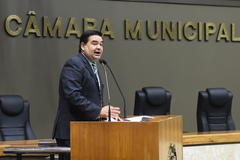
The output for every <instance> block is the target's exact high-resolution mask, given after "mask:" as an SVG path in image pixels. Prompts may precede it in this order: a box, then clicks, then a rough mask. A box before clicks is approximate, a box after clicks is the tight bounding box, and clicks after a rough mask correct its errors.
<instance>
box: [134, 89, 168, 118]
mask: <svg viewBox="0 0 240 160" xmlns="http://www.w3.org/2000/svg"><path fill="white" fill-rule="evenodd" d="M171 98H172V95H171V93H170V92H169V91H166V90H165V89H164V88H162V87H144V88H142V90H141V91H136V92H135V105H134V115H169V114H170V105H171Z"/></svg>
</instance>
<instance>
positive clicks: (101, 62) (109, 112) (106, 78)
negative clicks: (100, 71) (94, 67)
mask: <svg viewBox="0 0 240 160" xmlns="http://www.w3.org/2000/svg"><path fill="white" fill-rule="evenodd" d="M99 62H100V64H101V65H102V66H103V68H104V73H105V80H106V84H107V94H108V105H109V109H108V121H109V122H111V107H110V106H111V105H110V92H109V87H108V77H107V70H106V67H105V65H104V63H103V61H102V60H101V59H100V60H99Z"/></svg>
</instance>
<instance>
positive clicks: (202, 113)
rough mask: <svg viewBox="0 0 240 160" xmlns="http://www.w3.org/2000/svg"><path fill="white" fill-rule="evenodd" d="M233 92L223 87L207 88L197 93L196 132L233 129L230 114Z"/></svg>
mask: <svg viewBox="0 0 240 160" xmlns="http://www.w3.org/2000/svg"><path fill="white" fill-rule="evenodd" d="M232 99H233V94H232V93H231V92H230V91H227V90H226V89H225V88H207V89H206V91H200V92H199V94H198V105H197V126H198V132H207V131H227V130H235V125H234V122H233V118H232V115H231V108H232Z"/></svg>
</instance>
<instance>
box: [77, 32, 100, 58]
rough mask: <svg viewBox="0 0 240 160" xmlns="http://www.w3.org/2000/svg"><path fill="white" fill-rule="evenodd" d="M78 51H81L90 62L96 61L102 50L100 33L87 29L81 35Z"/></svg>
mask: <svg viewBox="0 0 240 160" xmlns="http://www.w3.org/2000/svg"><path fill="white" fill-rule="evenodd" d="M79 52H83V54H85V56H87V57H88V58H89V59H90V60H91V61H92V62H97V61H98V60H99V59H100V58H101V56H102V52H103V39H102V33H101V32H99V31H93V30H88V31H86V32H84V33H83V34H82V35H81V38H80V45H79Z"/></svg>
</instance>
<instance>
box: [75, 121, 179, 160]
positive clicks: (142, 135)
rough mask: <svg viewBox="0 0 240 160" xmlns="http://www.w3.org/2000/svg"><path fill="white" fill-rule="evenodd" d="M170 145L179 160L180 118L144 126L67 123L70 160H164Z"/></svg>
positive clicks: (106, 123) (138, 123) (137, 123)
mask: <svg viewBox="0 0 240 160" xmlns="http://www.w3.org/2000/svg"><path fill="white" fill-rule="evenodd" d="M171 144H174V145H175V146H176V151H177V157H178V160H181V159H182V117H181V116H159V117H156V118H154V119H152V120H151V121H148V122H71V159H72V160H79V159H88V160H96V159H98V160H102V159H104V160H106V159H107V160H124V159H125V160H135V159H136V160H141V159H144V160H159V159H164V160H167V158H168V152H169V148H170V145H171Z"/></svg>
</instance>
